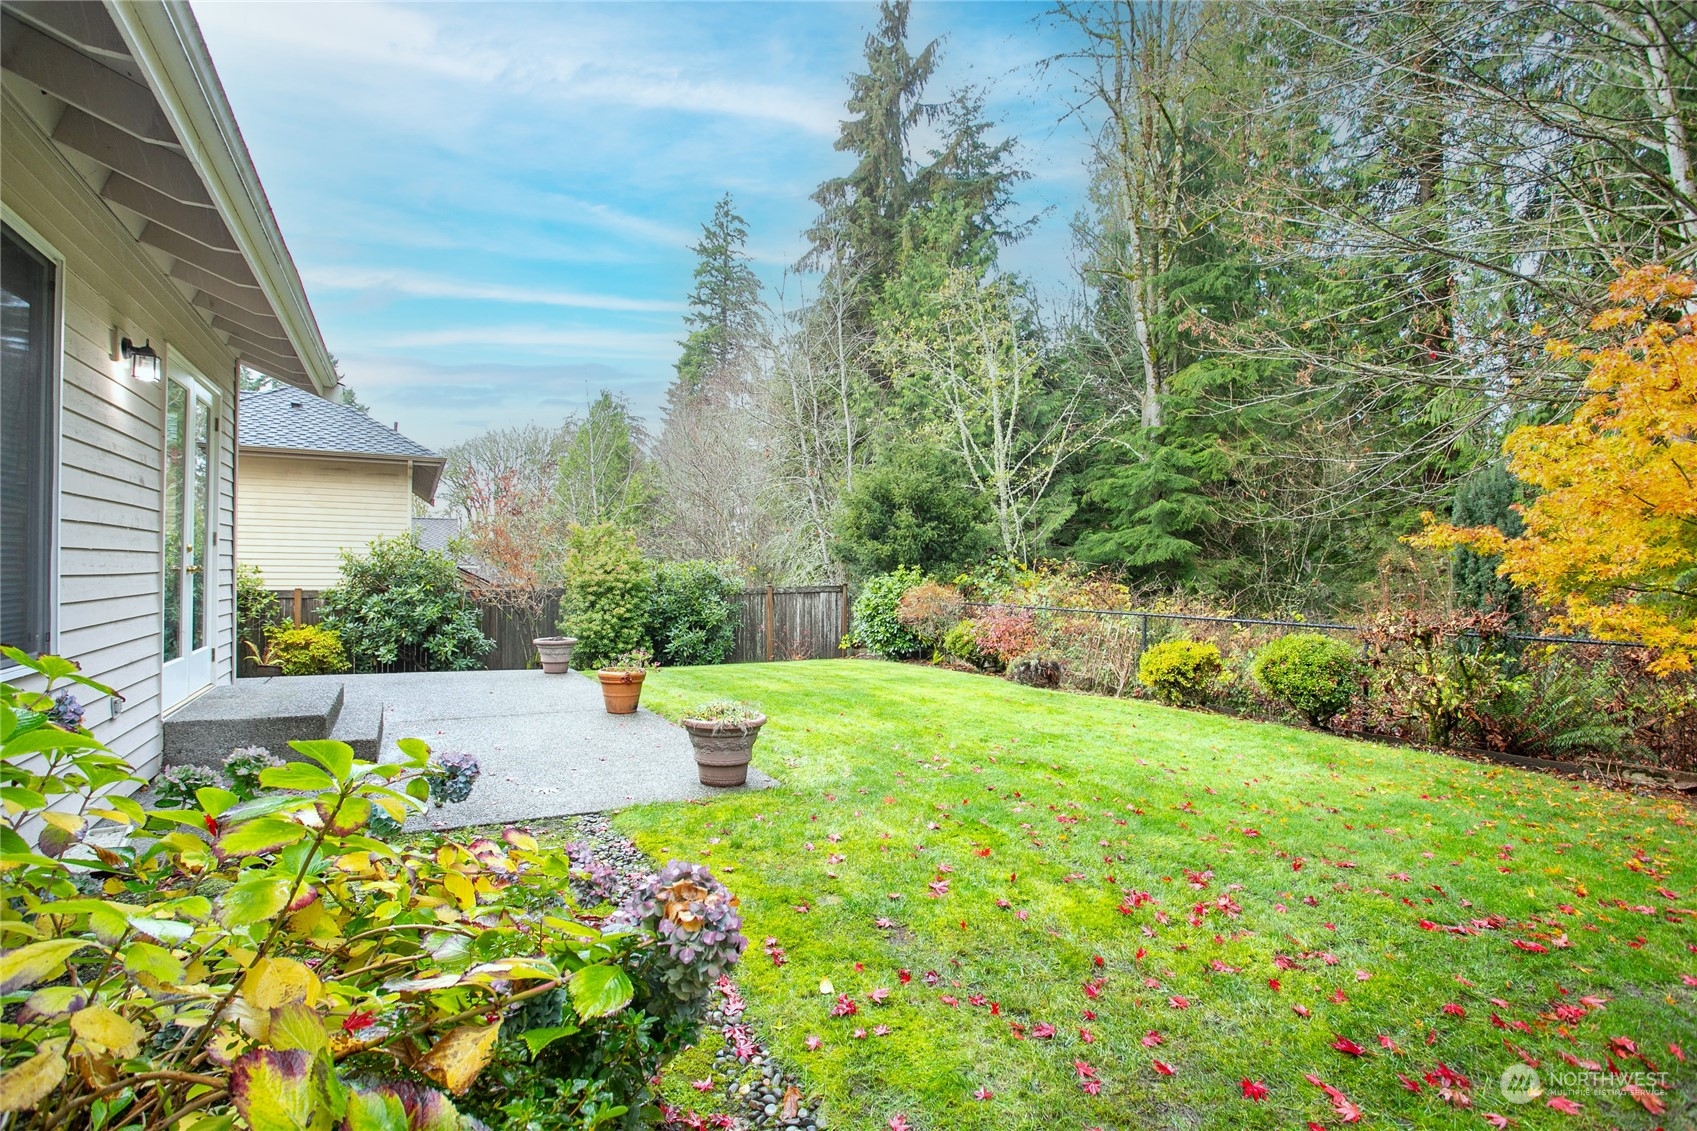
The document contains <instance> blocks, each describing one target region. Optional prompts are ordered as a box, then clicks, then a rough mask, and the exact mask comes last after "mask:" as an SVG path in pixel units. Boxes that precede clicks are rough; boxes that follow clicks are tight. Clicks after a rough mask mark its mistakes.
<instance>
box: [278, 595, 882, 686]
mask: <svg viewBox="0 0 1697 1131" xmlns="http://www.w3.org/2000/svg"><path fill="white" fill-rule="evenodd" d="M275 592H276V594H277V603H278V604H279V605H280V606H281V608H282V610H283V616H284V617H285V618H287V619H289V620H291V621H294V622H295V623H296V624H317V623H318V615H319V598H318V591H317V590H316V589H279V590H275ZM738 600H739V604H740V616H739V617H738V620H737V626H736V646H735V647H734V648H733V649H732V651H731V656H730V662H731V663H733V664H739V663H751V662H757V661H762V660H824V659H830V658H832V657H836V656H842V655H845V654H846V653H844V652H843V650H842V640H843V637H845V636H847V635H848V615H849V605H848V593H847V591H846V590H845V589H844V588H843V586H841V585H801V586H790V587H785V588H767V589H745V590H743V592H742V593H741V595H740V596H739V599H738ZM477 608H478V612H479V614H480V616H481V619H482V623H481V625H480V626H479V627H481V628H482V630H483V635H485V636H487V637H489V638H490V639H491V640H493V641H494V642H495V646H494V647H493V648H491V649H490V650H489V654H488V655H487V656H485V657H484V659H483V666H484V667H485V668H488V669H489V670H490V671H512V670H516V669H522V668H531V667H535V666H536V649H535V647H534V646H533V645H532V644H531V641H532V640H534V639H535V638H536V637H538V636H553V635H555V634H556V633H557V632H558V631H559V629H558V628H556V627H555V626H556V625H557V624H558V623H559V620H560V594H559V593H558V592H553V593H549V594H547V595H546V596H545V597H544V598H543V601H542V608H541V609H540V610H539V611H538V612H536V613H523V612H513V611H511V610H509V609H503V608H500V607H498V606H496V605H491V604H485V603H479V604H478V607H477Z"/></svg>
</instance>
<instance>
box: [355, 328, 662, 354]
mask: <svg viewBox="0 0 1697 1131" xmlns="http://www.w3.org/2000/svg"><path fill="white" fill-rule="evenodd" d="M376 344H377V345H379V346H382V347H385V348H392V349H407V348H415V347H419V346H547V347H549V348H553V349H560V350H592V351H596V352H600V353H607V354H620V355H625V356H638V357H654V356H659V355H665V356H671V355H674V354H676V353H677V337H676V336H675V335H673V334H651V333H643V332H640V331H629V330H602V329H585V328H582V327H571V326H548V325H544V324H540V323H532V324H529V325H510V326H446V327H442V328H440V329H435V330H416V331H412V332H409V333H406V334H403V335H397V336H395V337H392V338H388V339H386V340H384V341H380V342H377V343H376Z"/></svg>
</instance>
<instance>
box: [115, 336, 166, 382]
mask: <svg viewBox="0 0 1697 1131" xmlns="http://www.w3.org/2000/svg"><path fill="white" fill-rule="evenodd" d="M118 353H119V355H120V356H122V357H123V359H124V360H125V361H128V362H129V363H130V376H131V377H134V378H135V379H136V380H138V381H150V382H157V381H158V380H159V352H158V351H157V350H155V349H154V348H153V339H151V338H149V339H148V340H147V341H146V342H145V343H143V344H142V345H139V346H138V345H136V344H135V343H134V342H132V341H130V340H129V339H128V338H125V339H124V340H123V341H122V342H120V343H118Z"/></svg>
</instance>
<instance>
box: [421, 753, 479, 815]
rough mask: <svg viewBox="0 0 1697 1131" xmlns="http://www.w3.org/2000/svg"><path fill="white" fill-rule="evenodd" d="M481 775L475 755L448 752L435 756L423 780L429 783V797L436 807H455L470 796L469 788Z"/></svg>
mask: <svg viewBox="0 0 1697 1131" xmlns="http://www.w3.org/2000/svg"><path fill="white" fill-rule="evenodd" d="M482 773H483V767H482V766H480V765H479V764H478V761H477V757H476V756H475V755H473V754H466V753H464V752H460V751H449V752H447V753H445V754H438V755H436V757H435V759H434V760H433V761H432V762H431V764H430V769H429V770H428V771H426V772H425V775H424V780H425V781H427V782H429V783H430V797H431V799H432V800H434V801H435V802H436V804H437V805H439V806H440V805H443V804H454V805H457V804H459V803H460V802H461V801H464V800H465V799H466V798H468V797H470V796H471V787H472V786H474V785H476V784H477V779H478V777H479V775H481V774H482Z"/></svg>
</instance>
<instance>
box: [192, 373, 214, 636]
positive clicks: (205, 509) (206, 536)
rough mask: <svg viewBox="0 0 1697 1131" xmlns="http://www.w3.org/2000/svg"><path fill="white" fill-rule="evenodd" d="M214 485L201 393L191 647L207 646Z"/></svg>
mask: <svg viewBox="0 0 1697 1131" xmlns="http://www.w3.org/2000/svg"><path fill="white" fill-rule="evenodd" d="M211 489H212V412H211V406H210V405H208V404H207V403H206V402H205V401H204V400H202V399H200V398H199V397H196V398H194V490H193V492H192V493H193V495H194V506H193V511H194V525H193V526H191V527H190V528H189V537H190V538H193V539H194V545H192V546H191V547H189V550H188V554H187V557H188V561H189V564H190V565H191V566H193V567H194V573H192V574H190V575H189V592H190V594H191V595H192V597H191V600H190V607H191V611H190V613H189V637H190V644H189V647H190V648H191V649H198V648H204V647H206V622H207V620H208V619H209V617H208V613H209V610H208V609H207V607H206V573H207V570H209V569H210V568H212V527H211V507H209V506H208V505H207V502H208V499H209V498H210V494H211Z"/></svg>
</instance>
